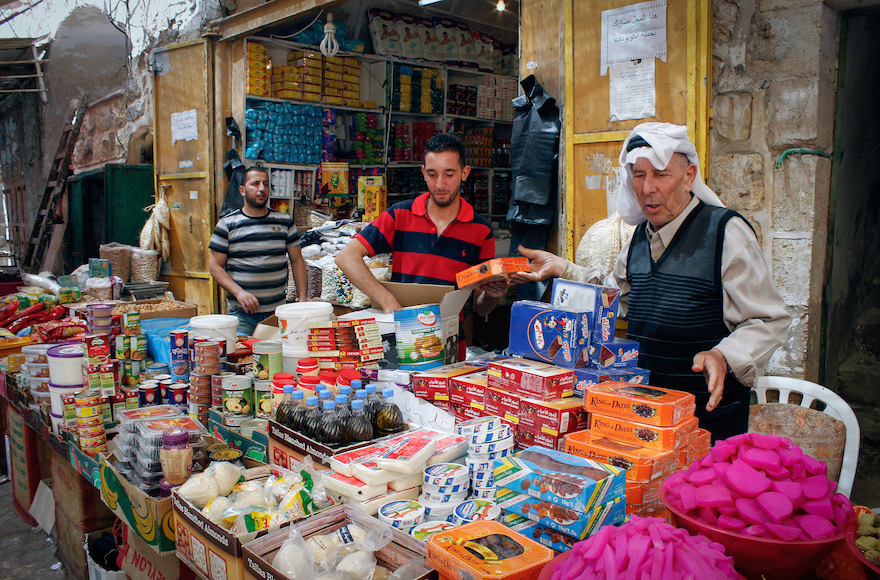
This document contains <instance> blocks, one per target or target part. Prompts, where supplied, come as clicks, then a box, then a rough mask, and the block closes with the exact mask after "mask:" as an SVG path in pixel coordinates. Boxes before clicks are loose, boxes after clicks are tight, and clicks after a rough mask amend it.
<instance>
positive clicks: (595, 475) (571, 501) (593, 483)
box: [494, 446, 625, 531]
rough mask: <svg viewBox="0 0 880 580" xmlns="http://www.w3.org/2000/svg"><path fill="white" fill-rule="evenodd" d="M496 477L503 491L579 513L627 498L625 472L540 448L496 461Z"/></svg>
mask: <svg viewBox="0 0 880 580" xmlns="http://www.w3.org/2000/svg"><path fill="white" fill-rule="evenodd" d="M494 477H495V485H496V486H498V487H499V488H500V487H507V488H510V489H514V490H516V491H517V492H518V493H525V494H528V495H530V496H532V497H535V498H538V499H542V500H545V501H549V502H550V503H553V504H556V505H560V506H564V507H567V508H571V509H573V510H578V511H588V510H591V509H593V508H595V507H596V506H598V505H601V504H603V503H605V502H607V501H611V500H612V499H613V498H615V497H618V496H623V494H624V485H625V481H624V480H625V477H624V472H623V470H622V469H619V468H617V467H614V466H612V465H608V464H605V463H599V462H598V461H591V460H589V459H584V458H583V457H576V456H574V455H569V454H568V453H562V452H560V451H554V450H551V449H545V448H543V447H537V446H535V447H529V448H528V449H526V450H524V451H520V452H519V453H515V454H514V455H512V456H508V457H502V458H501V459H496V460H495V474H494ZM521 515H525V516H526V517H528V515H527V514H521ZM560 531H564V530H560Z"/></svg>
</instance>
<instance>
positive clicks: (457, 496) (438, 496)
mask: <svg viewBox="0 0 880 580" xmlns="http://www.w3.org/2000/svg"><path fill="white" fill-rule="evenodd" d="M469 493H470V489H469V488H465V489H464V491H460V492H457V493H431V492H429V491H425V490H424V489H423V490H422V495H423V496H424V497H425V499H428V500H430V501H435V502H437V503H460V502H463V501H464V500H466V499H467V496H468V494H469Z"/></svg>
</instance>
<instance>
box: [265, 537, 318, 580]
mask: <svg viewBox="0 0 880 580" xmlns="http://www.w3.org/2000/svg"><path fill="white" fill-rule="evenodd" d="M272 566H273V567H274V568H275V569H276V570H278V571H279V572H281V573H282V574H284V575H285V576H287V577H288V578H290V579H291V580H311V579H312V578H314V577H315V576H316V574H317V570H316V567H315V559H314V558H313V557H312V554H311V551H310V550H309V548H308V546H306V542H305V540H304V539H303V537H302V534H300V533H299V532H298V531H297V530H296V528H294V527H293V526H291V528H290V534H289V535H288V536H287V539H286V540H284V543H283V544H281V547H280V548H279V549H278V553H277V554H275V558H273V559H272Z"/></svg>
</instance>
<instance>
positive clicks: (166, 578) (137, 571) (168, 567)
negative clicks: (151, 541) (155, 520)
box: [119, 524, 214, 580]
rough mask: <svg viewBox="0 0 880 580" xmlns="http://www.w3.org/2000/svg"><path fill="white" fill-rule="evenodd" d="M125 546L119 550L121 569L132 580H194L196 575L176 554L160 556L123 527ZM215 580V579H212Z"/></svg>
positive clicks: (127, 528)
mask: <svg viewBox="0 0 880 580" xmlns="http://www.w3.org/2000/svg"><path fill="white" fill-rule="evenodd" d="M121 528H122V538H123V544H122V547H121V548H120V550H119V554H120V556H122V561H121V562H120V563H119V567H120V568H122V571H123V572H125V575H126V576H127V577H128V578H131V580H193V579H195V578H198V576H196V573H195V572H194V571H193V570H192V569H190V567H189V566H187V565H186V564H184V563H183V562H182V561H180V560H179V559H178V558H177V555H176V554H175V553H174V552H171V553H170V554H166V555H164V556H160V555H159V554H157V553H156V551H155V549H153V548H152V546H149V545H148V544H146V543H144V541H143V540H142V539H141V538H140V537H139V536H138V535H137V534H135V533H134V532H133V531H132V529H131V528H130V527H128V526H126V525H124V524H123V525H122V526H121ZM211 580H214V579H211Z"/></svg>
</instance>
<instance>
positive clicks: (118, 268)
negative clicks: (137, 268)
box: [98, 242, 133, 281]
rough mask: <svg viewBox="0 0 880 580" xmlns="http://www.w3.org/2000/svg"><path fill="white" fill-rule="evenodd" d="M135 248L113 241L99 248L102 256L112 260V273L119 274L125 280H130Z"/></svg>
mask: <svg viewBox="0 0 880 580" xmlns="http://www.w3.org/2000/svg"><path fill="white" fill-rule="evenodd" d="M132 249H133V248H132V247H131V246H129V245H127V244H118V243H116V242H111V243H109V244H102V245H101V246H100V248H98V253H99V255H100V257H101V258H103V259H105V260H110V273H111V274H113V275H114V276H119V277H120V278H122V280H123V281H127V280H128V276H129V274H130V272H131V250H132Z"/></svg>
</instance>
